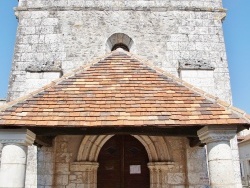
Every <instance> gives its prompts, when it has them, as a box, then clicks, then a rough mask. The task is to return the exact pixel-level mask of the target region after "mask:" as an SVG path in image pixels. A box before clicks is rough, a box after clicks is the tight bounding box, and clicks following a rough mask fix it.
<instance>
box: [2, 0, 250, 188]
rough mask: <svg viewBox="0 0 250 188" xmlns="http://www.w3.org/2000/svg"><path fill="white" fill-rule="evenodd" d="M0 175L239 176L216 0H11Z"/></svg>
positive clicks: (38, 183) (193, 181) (29, 178)
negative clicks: (12, 37)
mask: <svg viewBox="0 0 250 188" xmlns="http://www.w3.org/2000/svg"><path fill="white" fill-rule="evenodd" d="M15 14H16V16H17V18H18V20H19V24H18V31H17V39H16V46H15V54H14V60H13V65H12V71H11V77H10V84H9V90H8V98H7V102H8V103H6V104H5V105H3V106H2V107H1V113H0V142H1V143H2V145H1V147H0V151H1V166H0V187H1V188H6V187H25V188H34V187H39V188H52V187H56V188H135V187H143V188H167V187H169V188H177V187H178V188H184V187H189V188H198V187H199V188H208V187H211V188H240V187H242V183H241V177H240V166H239V157H238V147H237V139H236V134H237V132H239V131H240V130H242V129H244V128H246V127H248V126H249V124H250V117H249V115H247V114H245V113H244V112H243V111H241V110H239V109H236V108H234V107H233V106H232V105H231V90H230V79H229V72H228V64H227V59H226V53H225V44H224V37H223V31H222V21H223V19H224V18H225V16H226V10H225V9H224V8H223V6H222V1H221V0H216V1H211V0H202V1H201V0H189V1H183V0H164V1H162V0H153V1H148V0H141V1H137V0H136V1H132V0H126V1H125V0H115V1H109V0H103V1H92V0H84V1H83V0H72V1H67V0H19V4H18V7H16V9H15Z"/></svg>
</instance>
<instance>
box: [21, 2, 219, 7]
mask: <svg viewBox="0 0 250 188" xmlns="http://www.w3.org/2000/svg"><path fill="white" fill-rule="evenodd" d="M19 4H20V5H22V6H27V7H52V6H55V7H65V6H66V7H100V8H107V7H115V8H121V7H127V8H128V7H129V8H140V7H141V8H142V7H160V6H181V7H183V6H185V7H200V8H204V7H206V8H214V7H215V8H221V6H222V0H213V1H211V0H189V1H183V0H152V1H147V0H140V1H138V0H126V1H125V0H114V1H112V0H104V1H101V2H99V1H91V0H72V1H65V0H58V1H49V0H20V1H19Z"/></svg>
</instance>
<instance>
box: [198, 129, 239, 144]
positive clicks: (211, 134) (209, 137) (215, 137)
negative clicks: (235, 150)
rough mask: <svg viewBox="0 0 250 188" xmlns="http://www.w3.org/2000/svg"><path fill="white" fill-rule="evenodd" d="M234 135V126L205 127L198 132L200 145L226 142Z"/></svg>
mask: <svg viewBox="0 0 250 188" xmlns="http://www.w3.org/2000/svg"><path fill="white" fill-rule="evenodd" d="M235 134H236V127H234V126H206V127H203V128H202V129H200V130H199V131H198V136H199V139H200V140H201V142H202V143H206V144H207V143H211V142H217V141H218V142H219V141H228V142H229V140H230V139H232V138H233V137H234V136H235Z"/></svg>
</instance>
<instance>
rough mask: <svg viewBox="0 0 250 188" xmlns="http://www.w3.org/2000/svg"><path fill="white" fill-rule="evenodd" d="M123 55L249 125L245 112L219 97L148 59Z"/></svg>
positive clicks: (248, 117) (249, 120)
mask: <svg viewBox="0 0 250 188" xmlns="http://www.w3.org/2000/svg"><path fill="white" fill-rule="evenodd" d="M124 53H126V54H127V55H129V56H130V57H131V58H135V59H137V60H138V61H141V62H142V63H144V64H145V65H147V66H149V67H150V68H152V69H154V70H155V71H157V72H158V73H160V74H163V75H165V76H168V77H170V78H171V79H173V81H175V82H177V83H179V84H181V85H183V86H185V87H187V88H188V89H190V90H191V91H193V92H196V93H198V94H200V95H201V96H203V97H205V98H206V99H208V100H210V101H213V102H215V103H217V104H218V105H219V106H221V107H224V108H225V109H226V110H231V111H232V112H233V113H235V114H237V115H239V116H241V117H242V118H243V119H245V120H246V121H248V122H249V123H250V114H247V112H245V111H244V110H242V109H240V108H237V107H235V106H233V105H232V103H228V102H226V101H224V100H221V99H220V98H219V97H216V96H214V95H212V94H210V93H207V92H205V91H204V90H201V89H199V88H198V87H196V86H194V85H192V84H190V83H188V82H186V81H184V80H182V79H181V78H178V77H176V76H174V75H173V74H171V73H169V72H167V71H165V70H163V69H161V68H159V67H157V66H155V65H154V64H153V63H152V62H151V61H150V60H148V59H144V58H143V57H141V56H138V55H135V54H132V53H130V52H127V51H124Z"/></svg>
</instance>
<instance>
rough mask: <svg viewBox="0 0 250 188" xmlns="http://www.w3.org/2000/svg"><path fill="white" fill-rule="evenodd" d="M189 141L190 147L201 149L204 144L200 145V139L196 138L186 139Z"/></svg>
mask: <svg viewBox="0 0 250 188" xmlns="http://www.w3.org/2000/svg"><path fill="white" fill-rule="evenodd" d="M188 140H189V146H190V147H191V148H192V147H196V146H199V147H203V146H204V145H205V144H203V143H201V141H200V139H199V138H198V137H188Z"/></svg>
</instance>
